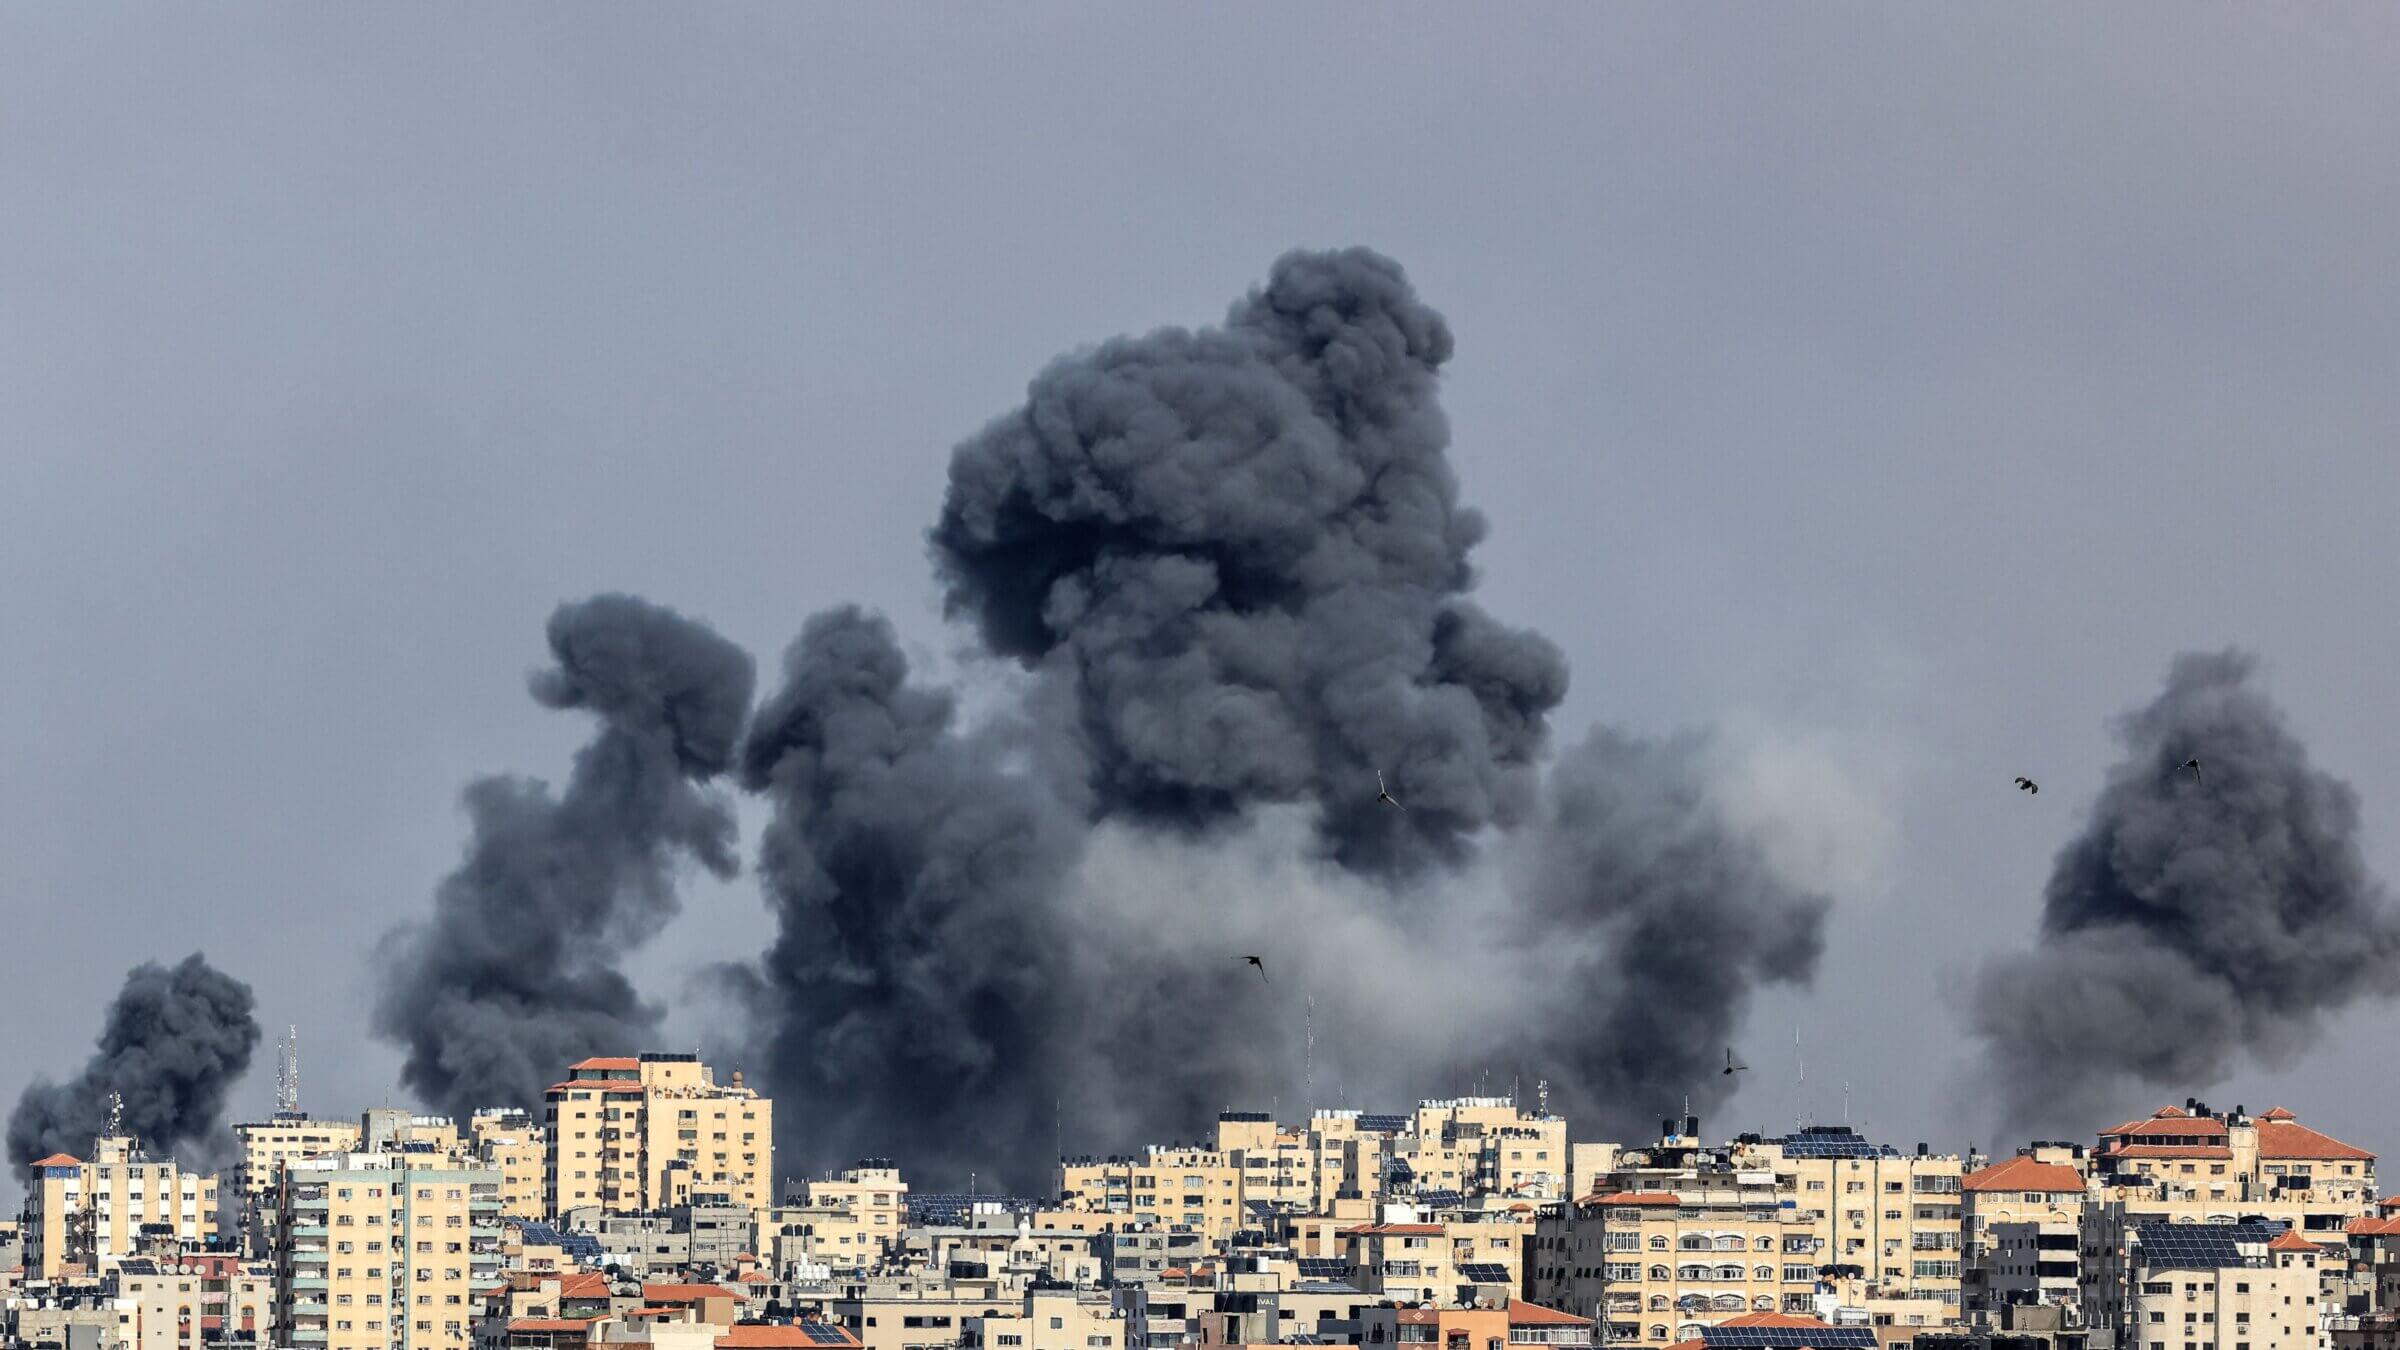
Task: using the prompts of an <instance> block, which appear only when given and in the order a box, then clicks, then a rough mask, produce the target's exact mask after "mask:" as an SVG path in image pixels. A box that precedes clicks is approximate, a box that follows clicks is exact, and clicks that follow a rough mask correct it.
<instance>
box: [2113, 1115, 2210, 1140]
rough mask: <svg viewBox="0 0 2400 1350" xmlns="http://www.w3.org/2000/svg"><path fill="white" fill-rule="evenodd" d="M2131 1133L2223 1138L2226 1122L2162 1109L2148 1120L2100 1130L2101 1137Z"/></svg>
mask: <svg viewBox="0 0 2400 1350" xmlns="http://www.w3.org/2000/svg"><path fill="white" fill-rule="evenodd" d="M2168 1110H2173V1108H2172V1107H2170V1108H2168ZM2129 1134H2141V1135H2169V1136H2173V1137H2175V1138H2179V1139H2181V1138H2192V1139H2222V1138H2224V1137H2225V1122H2224V1121H2221V1120H2212V1119H2210V1118H2209V1117H2207V1116H2187V1115H2185V1114H2184V1113H2183V1112H2181V1111H2175V1112H2174V1114H2172V1115H2169V1114H2168V1113H2167V1112H2166V1111H2161V1112H2159V1113H2158V1114H2157V1115H2155V1116H2152V1117H2150V1118H2149V1119H2147V1120H2129V1121H2126V1122H2125V1123H2124V1124H2122V1125H2113V1126H2110V1127H2109V1128H2108V1129H2105V1130H2102V1131H2101V1132H2100V1137H2101V1138H2103V1139H2113V1138H2117V1137H2120V1136H2123V1135H2129Z"/></svg>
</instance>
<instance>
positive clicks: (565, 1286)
mask: <svg viewBox="0 0 2400 1350" xmlns="http://www.w3.org/2000/svg"><path fill="white" fill-rule="evenodd" d="M558 1296H559V1297H560V1298H607V1297H608V1277H607V1276H606V1275H603V1274H601V1273H600V1272H598V1271H596V1270H585V1271H577V1272H576V1273H574V1274H572V1275H561V1276H559V1277H558Z"/></svg>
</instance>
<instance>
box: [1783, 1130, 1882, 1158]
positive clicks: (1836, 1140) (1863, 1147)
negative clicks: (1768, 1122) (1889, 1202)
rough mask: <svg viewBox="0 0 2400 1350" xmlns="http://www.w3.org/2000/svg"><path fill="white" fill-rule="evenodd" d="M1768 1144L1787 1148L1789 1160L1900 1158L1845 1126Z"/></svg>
mask: <svg viewBox="0 0 2400 1350" xmlns="http://www.w3.org/2000/svg"><path fill="white" fill-rule="evenodd" d="M1768 1142H1770V1143H1773V1144H1778V1145H1780V1146H1782V1148H1783V1156H1785V1157H1787V1158H1896V1157H1899V1156H1900V1151H1899V1150H1898V1149H1896V1148H1893V1147H1892V1146H1891V1145H1889V1144H1877V1143H1873V1142H1870V1141H1869V1140H1868V1139H1867V1138H1866V1137H1865V1136H1863V1135H1860V1134H1858V1133H1856V1132H1854V1131H1852V1130H1850V1129H1848V1128H1847V1127H1845V1126H1840V1125H1815V1126H1811V1127H1809V1128H1808V1129H1805V1130H1802V1131H1800V1132H1799V1133H1797V1134H1787V1135H1785V1136H1784V1137H1782V1138H1781V1139H1773V1140H1769V1141H1768Z"/></svg>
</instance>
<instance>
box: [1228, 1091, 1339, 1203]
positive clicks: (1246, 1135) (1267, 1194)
mask: <svg viewBox="0 0 2400 1350" xmlns="http://www.w3.org/2000/svg"><path fill="white" fill-rule="evenodd" d="M1217 1152H1219V1153H1221V1154H1223V1155H1224V1156H1225V1160H1226V1162H1227V1163H1228V1164H1230V1165H1231V1166H1232V1167H1233V1168H1234V1170H1235V1171H1237V1172H1239V1173H1240V1174H1241V1193H1242V1199H1243V1201H1244V1202H1245V1204H1264V1205H1267V1206H1270V1207H1273V1208H1278V1209H1299V1210H1306V1209H1313V1208H1315V1207H1316V1204H1317V1199H1318V1194H1317V1169H1316V1165H1315V1154H1314V1153H1313V1151H1312V1150H1311V1149H1310V1148H1309V1138H1308V1132H1307V1131H1306V1130H1287V1129H1285V1128H1284V1127H1283V1126H1281V1125H1278V1124H1276V1123H1275V1117H1274V1116H1272V1115H1270V1114H1269V1113H1267V1112H1265V1111H1226V1112H1222V1113H1220V1114H1219V1115H1218V1116H1217Z"/></svg>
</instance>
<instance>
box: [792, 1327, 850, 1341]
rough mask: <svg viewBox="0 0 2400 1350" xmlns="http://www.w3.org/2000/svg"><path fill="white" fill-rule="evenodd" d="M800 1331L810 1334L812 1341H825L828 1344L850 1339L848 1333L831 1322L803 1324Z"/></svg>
mask: <svg viewBox="0 0 2400 1350" xmlns="http://www.w3.org/2000/svg"><path fill="white" fill-rule="evenodd" d="M800 1329H801V1330H802V1331H804V1332H807V1333H808V1337H809V1339H810V1340H815V1341H824V1342H827V1343H828V1344H831V1343H835V1342H840V1341H846V1340H848V1339H850V1334H849V1333H848V1332H847V1331H844V1330H843V1329H842V1328H840V1327H838V1326H835V1325H834V1324H833V1323H831V1322H802V1323H801V1324H800Z"/></svg>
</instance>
